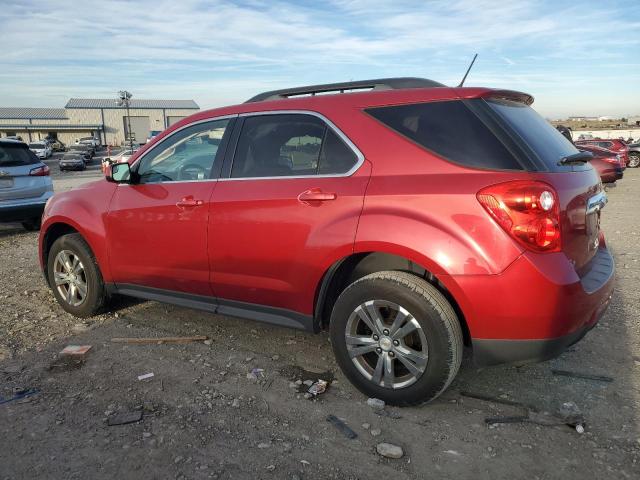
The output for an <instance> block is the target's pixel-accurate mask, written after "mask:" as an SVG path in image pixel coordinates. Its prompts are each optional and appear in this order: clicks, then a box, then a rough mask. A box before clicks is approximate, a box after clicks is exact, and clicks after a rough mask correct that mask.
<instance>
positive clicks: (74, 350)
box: [60, 345, 91, 355]
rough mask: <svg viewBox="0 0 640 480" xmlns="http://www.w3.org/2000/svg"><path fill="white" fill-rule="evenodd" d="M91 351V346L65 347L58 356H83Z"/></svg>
mask: <svg viewBox="0 0 640 480" xmlns="http://www.w3.org/2000/svg"><path fill="white" fill-rule="evenodd" d="M89 350H91V345H67V346H66V347H64V348H63V349H62V351H61V352H60V355H85V354H86V353H87V352H88V351H89Z"/></svg>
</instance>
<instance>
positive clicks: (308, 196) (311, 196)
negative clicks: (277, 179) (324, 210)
mask: <svg viewBox="0 0 640 480" xmlns="http://www.w3.org/2000/svg"><path fill="white" fill-rule="evenodd" d="M336 198H338V196H337V195H336V194H335V193H327V192H323V191H322V190H320V189H319V188H312V189H310V190H307V191H305V192H302V193H301V194H300V195H298V200H300V201H301V202H326V201H328V200H335V199H336Z"/></svg>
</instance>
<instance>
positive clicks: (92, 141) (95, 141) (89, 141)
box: [76, 137, 100, 148]
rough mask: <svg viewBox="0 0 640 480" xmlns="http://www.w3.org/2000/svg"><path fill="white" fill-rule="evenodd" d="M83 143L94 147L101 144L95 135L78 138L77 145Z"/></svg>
mask: <svg viewBox="0 0 640 480" xmlns="http://www.w3.org/2000/svg"><path fill="white" fill-rule="evenodd" d="M81 143H82V144H87V145H91V146H92V147H94V148H98V147H99V146H100V140H99V139H97V138H95V137H82V138H76V145H79V144H81Z"/></svg>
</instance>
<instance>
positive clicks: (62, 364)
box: [49, 355, 85, 372]
mask: <svg viewBox="0 0 640 480" xmlns="http://www.w3.org/2000/svg"><path fill="white" fill-rule="evenodd" d="M84 364H85V355H59V356H58V357H57V358H56V359H55V360H53V361H52V362H51V363H50V364H49V370H50V371H53V372H66V371H69V370H77V369H78V368H80V367H82V366H83V365H84Z"/></svg>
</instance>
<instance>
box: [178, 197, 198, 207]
mask: <svg viewBox="0 0 640 480" xmlns="http://www.w3.org/2000/svg"><path fill="white" fill-rule="evenodd" d="M200 205H204V202H203V201H202V200H196V199H195V198H193V197H184V198H183V199H182V200H180V201H178V202H176V206H177V207H178V208H190V207H199V206H200Z"/></svg>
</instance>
